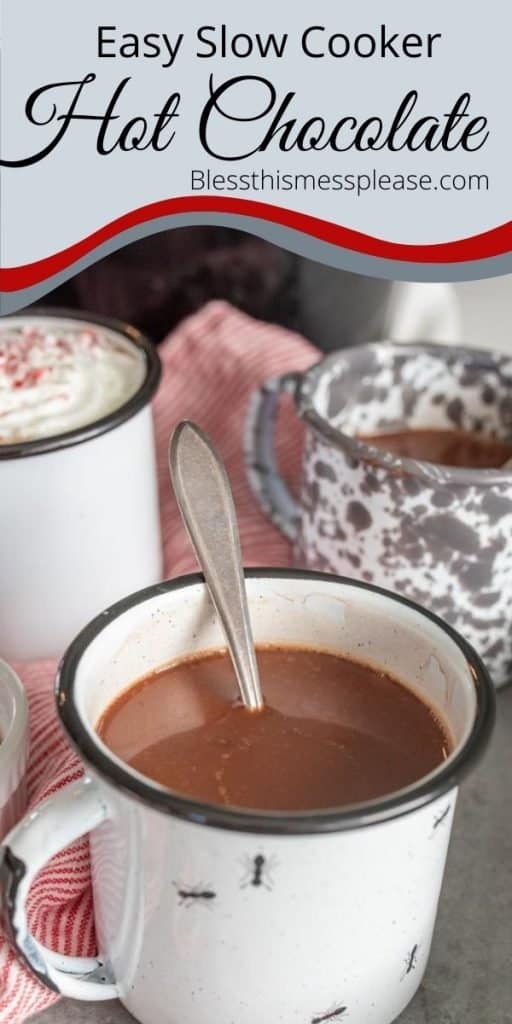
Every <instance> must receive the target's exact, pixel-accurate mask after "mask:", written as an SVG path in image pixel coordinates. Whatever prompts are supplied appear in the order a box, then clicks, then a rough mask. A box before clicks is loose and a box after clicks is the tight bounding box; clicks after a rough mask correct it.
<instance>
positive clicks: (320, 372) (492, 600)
mask: <svg viewBox="0 0 512 1024" xmlns="http://www.w3.org/2000/svg"><path fill="white" fill-rule="evenodd" d="M283 391H284V392H288V393H289V394H291V395H292V397H293V399H294V402H295V406H296V410H297V413H298V415H299V416H300V418H301V419H302V421H303V422H304V423H305V425H306V427H307V431H306V439H305V448H304V455H303V471H302V485H301V490H300V497H299V500H298V501H296V500H295V498H293V497H292V495H291V494H290V493H289V491H288V490H287V488H286V485H285V483H284V481H283V480H282V478H281V476H280V474H279V470H278V467H277V466H276V461H275V456H274V452H273V436H272V435H273V424H274V420H275V417H276V414H277V408H278V403H279V395H280V393H281V392H283ZM418 427H433V428H450V427H452V428H454V427H455V428H462V429H467V430H471V431H473V430H476V431H484V432H486V433H488V434H491V435H495V436H499V437H502V438H505V439H507V440H512V358H511V357H510V356H507V355H504V354H499V353H493V352H490V351H480V350H474V349H465V348H459V347H455V346H449V347H448V346H443V345H436V344H431V343H429V344H398V343H393V342H387V341H382V342H377V343H374V344H370V345H362V346H360V347H357V348H351V349H345V350H343V351H340V352H336V353H333V354H332V355H331V356H329V357H328V358H326V359H324V360H323V361H322V362H320V363H318V364H317V365H316V366H314V367H313V368H312V369H311V370H309V371H308V372H306V373H305V374H304V375H300V374H288V375H287V376H285V377H281V378H279V379H274V380H270V381H268V382H267V383H266V384H265V385H264V386H263V388H262V389H261V391H259V392H258V393H257V394H256V395H255V396H254V399H253V402H252V405H251V409H250V415H249V421H248V431H247V442H246V460H247V468H248V473H249V478H250V481H251V484H252V487H253V490H254V492H255V494H256V496H257V498H258V499H259V501H260V503H261V505H262V506H263V508H264V510H265V512H266V513H267V514H268V515H269V516H270V518H271V519H272V520H273V522H274V523H276V524H277V526H279V527H280V528H281V529H282V530H283V531H284V533H285V534H286V535H287V536H288V537H289V538H291V539H292V540H293V542H294V554H295V563H296V564H297V565H299V566H301V565H303V566H305V567H308V568H310V569H321V570H323V571H327V572H334V573H342V574H344V575H348V576H354V577H356V578H360V579H363V580H367V581H370V582H374V583H377V584H378V585H379V586H383V587H387V588H389V589H392V590H395V591H397V592H399V593H401V594H404V595H406V596H407V597H410V598H411V599H412V600H414V601H416V602H418V603H419V604H421V605H424V606H425V607H426V608H429V609H431V610H432V611H434V612H435V613H436V614H437V615H440V616H441V617H442V618H444V619H446V620H447V621H448V622H449V623H451V625H453V626H455V628H456V629H457V630H458V631H459V632H461V633H462V634H463V635H464V636H465V637H466V638H467V639H468V640H469V642H470V643H471V644H472V645H473V646H474V647H476V649H477V650H478V652H479V653H480V654H481V656H482V657H483V658H484V661H485V663H486V665H487V667H488V669H489V671H490V672H491V675H492V678H493V681H494V683H495V685H496V686H502V685H504V684H505V683H507V682H509V681H510V679H511V677H512V631H511V630H510V619H511V615H512V468H509V469H508V470H504V469H465V468H461V467H454V468H451V467H446V466H439V465H434V464H432V463H428V462H422V461H416V460H413V459H406V458H402V457H399V456H396V455H392V454H390V453H387V452H384V451H382V450H381V449H378V448H375V447H372V446H371V445H369V444H366V443H365V442H364V441H361V440H358V435H360V434H362V435H364V434H368V435H371V434H373V433H378V432H380V431H385V430H401V429H404V428H405V429H407V428H418Z"/></svg>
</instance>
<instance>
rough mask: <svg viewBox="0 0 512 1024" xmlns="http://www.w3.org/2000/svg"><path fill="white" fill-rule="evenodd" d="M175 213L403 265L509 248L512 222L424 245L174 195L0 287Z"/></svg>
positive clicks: (255, 206)
mask: <svg viewBox="0 0 512 1024" xmlns="http://www.w3.org/2000/svg"><path fill="white" fill-rule="evenodd" d="M178 213H227V214H240V215H242V216H244V217H253V218H255V219H256V218H257V219H260V220H266V221H268V222H270V223H273V224H281V225H282V226H283V227H288V228H292V229H294V230H295V231H301V232H302V233H304V234H306V235H310V237H311V238H317V239H319V240H320V241H322V242H329V243H331V244H332V245H336V246H338V247H339V248H343V249H350V250H352V251H354V252H358V253H363V254H364V255H366V256H376V257H380V258H381V259H388V260H403V261H405V262H408V263H463V262H466V261H468V260H481V259H489V258H490V257H492V256H499V255H502V254H503V253H506V252H510V251H512V221H507V222H506V223H505V224H500V225H499V227H496V228H493V229H492V230H490V231H484V232H482V233H481V234H479V235H473V236H472V237H470V238H461V239H457V240H456V241H453V242H439V243H435V244H428V245H409V244H405V243H401V242H387V241H385V240H384V239H381V238H374V237H373V236H372V235H365V234H363V233H362V232H360V231H353V230H352V229H351V228H345V227H342V226H340V225H337V224H331V223H330V221H327V220H321V219H320V218H319V217H311V216H309V215H308V214H305V213H297V212H296V211H295V210H287V209H285V208H284V207H281V206H272V205H271V204H269V203H260V202H257V201H256V200H252V199H237V198H235V197H233V196H231V197H226V196H181V197H179V198H177V199H163V200H161V201H160V202H157V203H149V204H148V205H147V206H141V207H139V209H138V210H132V211H130V213H125V214H123V216H122V217H117V218H116V219H115V220H113V221H111V222H110V224H105V225H104V227H102V228H99V229H98V230H97V231H93V232H92V234H90V235H88V236H87V237H86V238H83V239H82V240H81V241H80V242H75V243H74V245H70V246H68V248H66V249H62V250H61V251H60V252H57V253H55V254H54V255H53V256H47V257H46V258H45V259H42V260H36V262H34V263H26V264H24V265H23V266H18V267H4V268H3V269H0V289H1V290H2V291H6V292H8V291H17V290H18V289H21V288H28V287H30V286H31V285H35V284H39V282H41V281H45V280H47V279H48V278H49V277H52V276H53V275H54V274H57V273H58V272H59V271H61V270H65V269H66V268H67V267H69V266H71V265H72V264H73V263H75V262H76V261H77V260H79V259H80V258H81V257H82V256H85V255H87V253H90V252H92V250H93V249H96V248H97V247H98V246H99V245H101V244H102V243H103V242H106V241H108V240H109V239H111V238H114V237H115V236H116V235H118V234H120V233H121V232H122V231H126V230H127V229H128V228H132V227H134V226H136V225H137V224H145V223H147V222H148V221H151V220H156V219H157V218H159V217H168V216H170V215H172V214H178Z"/></svg>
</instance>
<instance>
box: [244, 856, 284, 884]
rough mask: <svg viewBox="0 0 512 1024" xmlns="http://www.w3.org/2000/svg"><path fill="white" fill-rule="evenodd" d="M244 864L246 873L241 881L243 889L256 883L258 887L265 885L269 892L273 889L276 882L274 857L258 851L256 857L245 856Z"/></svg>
mask: <svg viewBox="0 0 512 1024" xmlns="http://www.w3.org/2000/svg"><path fill="white" fill-rule="evenodd" d="M244 866H245V875H244V877H243V878H242V881H241V883H240V888H241V889H246V888H247V886H248V885H254V886H255V887H256V888H259V887H260V886H263V887H264V888H265V889H268V890H269V892H270V891H271V889H272V887H273V884H274V882H273V879H272V868H273V867H275V866H276V861H275V858H274V857H271V858H270V859H269V858H268V857H264V856H263V854H262V853H257V854H256V856H255V857H245V859H244Z"/></svg>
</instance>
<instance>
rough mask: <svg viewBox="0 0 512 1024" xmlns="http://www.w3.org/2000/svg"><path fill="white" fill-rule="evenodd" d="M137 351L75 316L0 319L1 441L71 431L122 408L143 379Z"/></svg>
mask: <svg viewBox="0 0 512 1024" xmlns="http://www.w3.org/2000/svg"><path fill="white" fill-rule="evenodd" d="M145 375H146V361H145V357H144V354H143V352H141V351H140V350H139V349H137V348H136V347H135V345H132V344H131V343H130V342H129V341H128V340H127V339H125V338H123V336H122V335H121V334H117V333H116V332H115V331H111V330H109V329H108V328H105V327H98V326H96V325H93V324H88V323H85V322H81V321H76V320H65V319H62V320H60V319H59V320H55V321H53V320H49V319H48V320H46V319H44V318H43V319H41V318H39V319H38V318H37V317H34V318H33V319H30V320H29V319H27V320H23V321H19V320H16V319H8V318H3V319H2V320H0V444H16V443H18V442H21V441H33V440H36V439H40V438H47V437H55V435H57V434H64V433H67V432H68V431H69V430H76V429H77V428H78V427H84V426H87V425H89V424H91V423H94V422H95V421H96V420H99V419H102V418H103V417H104V416H108V415H109V413H112V412H114V411H115V410H116V409H119V408H120V407H121V406H122V405H124V404H125V403H126V402H127V401H128V400H129V399H130V398H131V397H132V396H133V395H134V394H135V392H136V391H138V389H139V387H140V386H141V384H142V383H143V381H144V378H145Z"/></svg>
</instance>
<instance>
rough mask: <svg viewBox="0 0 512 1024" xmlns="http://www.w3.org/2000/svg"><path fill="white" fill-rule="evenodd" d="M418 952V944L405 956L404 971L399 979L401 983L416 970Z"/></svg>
mask: <svg viewBox="0 0 512 1024" xmlns="http://www.w3.org/2000/svg"><path fill="white" fill-rule="evenodd" d="M418 950H419V945H418V943H416V944H415V945H414V946H413V947H412V949H411V951H410V953H408V954H407V956H406V958H405V960H404V963H405V971H404V973H403V974H402V977H401V979H400V980H401V981H403V980H404V978H406V977H407V975H408V974H410V973H411V971H415V970H416V967H417V966H418Z"/></svg>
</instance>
